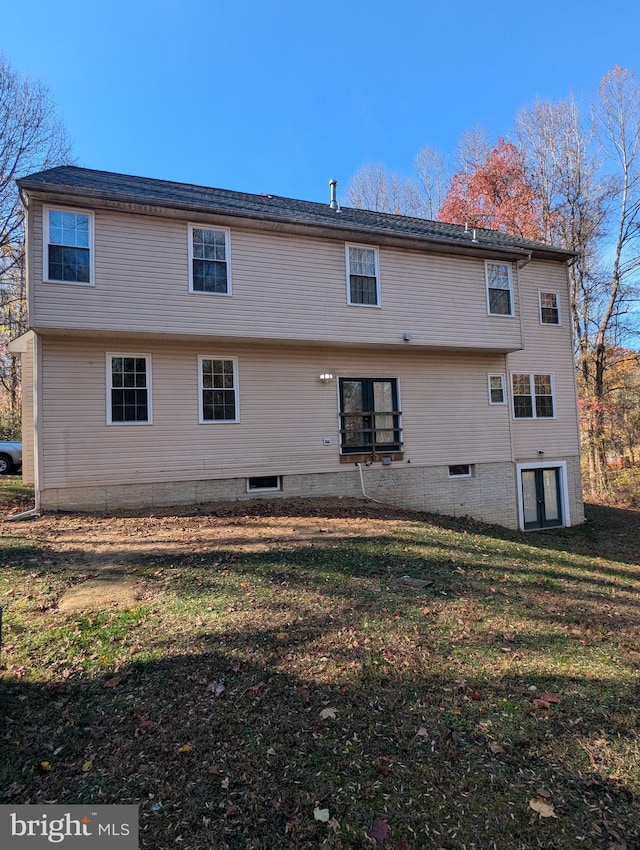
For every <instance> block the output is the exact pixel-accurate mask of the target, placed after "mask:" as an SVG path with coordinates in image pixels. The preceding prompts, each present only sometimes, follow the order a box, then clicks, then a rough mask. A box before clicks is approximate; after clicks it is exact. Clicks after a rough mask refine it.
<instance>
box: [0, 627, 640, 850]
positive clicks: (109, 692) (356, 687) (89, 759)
mask: <svg viewBox="0 0 640 850" xmlns="http://www.w3.org/2000/svg"><path fill="white" fill-rule="evenodd" d="M265 639H266V640H267V641H276V636H275V634H273V635H266V634H265V633H264V632H263V631H260V632H259V633H258V632H256V633H252V632H251V630H250V629H248V630H247V631H246V632H245V633H243V634H241V635H238V634H234V635H233V636H231V635H218V636H217V641H218V643H217V645H212V646H211V649H210V650H208V651H205V652H199V653H196V654H187V655H177V656H173V657H166V658H164V659H162V660H160V661H156V662H148V663H142V662H141V663H134V664H132V665H130V666H128V667H126V668H124V669H122V670H121V671H119V673H118V676H117V679H118V681H115V680H114V678H113V677H112V675H111V674H109V675H105V676H101V677H97V678H82V679H81V678H76V677H75V676H73V675H72V676H70V678H68V679H67V680H65V681H60V682H58V683H56V684H53V685H50V686H45V685H39V684H37V683H33V682H28V681H26V680H22V679H16V678H11V677H9V676H7V677H5V684H4V687H3V689H2V693H1V697H0V699H1V702H2V703H3V704H2V709H3V711H4V713H5V715H6V721H7V725H6V732H5V734H4V740H3V747H2V751H1V753H0V777H1V782H0V787H2V788H3V789H4V791H3V795H2V802H5V803H8V802H11V803H25V802H27V803H32V804H37V803H44V802H61V803H62V802H64V803H76V802H82V803H91V802H93V803H115V802H122V803H138V804H139V805H140V813H141V843H140V844H141V847H142V848H149V850H169V848H175V846H176V842H181V846H183V847H185V848H189V850H209V848H217V850H225V848H234V850H235V848H245V850H250V849H251V850H257V849H258V848H260V849H261V850H267V848H268V850H277V848H317V847H320V846H326V847H330V848H363V850H364V848H369V847H371V846H372V844H371V842H370V841H369V840H368V839H367V838H366V837H365V836H366V833H367V831H368V830H369V829H370V827H371V825H372V823H373V822H374V820H375V819H376V818H381V819H384V820H385V821H387V822H388V824H389V827H390V838H389V841H387V842H386V843H385V844H384V846H385V847H387V848H398V850H399V849H400V848H412V850H422V848H428V847H434V848H436V847H442V848H450V850H458V848H460V847H462V846H481V847H483V848H492V847H496V848H500V850H509V848H514V850H515V848H524V847H526V848H545V850H547V849H548V848H564V850H569V848H574V847H576V846H580V847H585V848H594V849H595V848H602V847H613V846H614V842H615V841H619V843H618V844H617V845H615V846H619V847H627V848H628V850H631V848H634V847H637V846H639V845H638V842H640V828H639V825H638V817H637V815H638V809H637V804H636V801H635V798H634V795H633V793H632V790H630V788H628V787H627V786H626V782H625V778H624V777H621V776H618V778H615V777H614V776H612V775H611V774H612V773H613V771H612V770H611V764H610V763H607V751H605V750H602V749H601V750H598V748H597V746H596V745H595V744H594V747H595V749H593V751H592V752H591V755H590V759H589V761H587V759H586V758H585V756H584V753H585V751H584V750H583V749H582V747H584V746H588V745H589V744H590V742H591V743H592V742H593V737H594V736H595V737H596V738H601V737H602V735H603V734H604V733H602V731H601V729H602V727H603V725H604V724H605V723H606V724H607V725H608V733H607V735H608V736H610V737H612V738H613V739H616V738H617V740H618V743H619V744H620V746H622V745H625V746H627V745H629V746H631V739H632V738H633V736H634V734H635V730H634V729H629V728H624V726H620V727H619V728H616V727H615V722H614V721H612V720H611V713H612V711H613V710H614V709H615V710H617V712H618V714H619V715H620V717H624V716H626V715H625V712H628V711H629V710H630V709H631V707H633V706H635V705H637V702H638V698H639V697H640V694H639V693H638V691H637V690H635V689H631V688H628V687H625V686H624V685H623V684H622V683H620V686H619V690H618V693H617V696H616V697H615V698H612V696H611V691H607V692H606V695H603V692H602V688H601V685H600V684H599V683H598V682H596V681H594V682H589V683H586V682H584V681H582V680H579V681H577V680H575V681H574V680H572V679H570V678H556V679H546V680H545V685H546V687H548V688H549V689H552V690H553V691H555V692H557V693H558V694H560V696H561V698H562V701H561V703H560V704H558V705H552V706H551V707H548V708H547V709H538V708H536V707H535V706H534V705H533V704H532V695H531V692H530V691H529V689H528V685H529V682H528V680H523V679H521V678H519V677H518V676H510V677H500V678H496V679H493V680H492V679H483V680H482V681H477V682H473V681H460V680H458V679H455V677H452V676H451V675H446V674H438V673H436V672H434V671H431V672H430V671H429V670H428V668H427V667H425V669H424V670H423V671H422V673H420V674H418V671H416V670H413V671H411V672H405V673H403V672H402V670H401V669H398V668H397V667H394V665H392V664H386V665H384V664H383V665H382V666H376V665H374V664H373V663H364V664H361V665H359V666H358V667H357V668H354V670H353V671H352V672H349V671H345V672H344V674H343V675H342V676H341V677H337V679H336V681H334V682H328V681H326V679H325V678H324V677H323V676H322V675H315V676H314V675H311V674H309V675H307V676H304V675H300V674H299V673H294V672H293V670H294V669H295V664H296V660H297V661H300V660H304V659H293V660H292V661H291V662H289V663H285V662H284V661H283V659H282V657H281V658H280V659H279V661H278V662H275V661H274V662H272V663H267V664H264V665H263V664H258V663H256V662H255V661H253V662H252V661H251V660H250V659H249V658H246V659H245V660H242V659H241V658H239V656H238V653H237V649H238V647H239V646H240V645H244V646H249V647H251V646H253V645H257V644H263V643H264V641H265ZM296 651H297V650H296V648H295V647H291V652H292V653H293V654H295V653H296ZM361 654H362V653H361ZM365 660H366V659H365ZM213 683H216V684H217V685H223V686H224V690H221V691H220V692H219V694H218V695H216V690H215V687H214V688H213V689H212V684H213ZM575 686H579V690H580V696H579V697H576V696H575V695H574V696H573V697H572V698H571V699H570V698H569V697H568V696H566V695H567V694H571V693H573V692H574V691H575ZM476 689H480V691H479V692H480V696H479V698H478V699H476V698H475V697H474V693H477V692H478V691H476ZM328 707H329V708H332V709H335V712H329V716H327V717H325V718H323V717H322V712H323V710H324V709H326V708H328ZM333 714H335V716H333ZM620 722H622V721H620ZM599 743H600V744H601V743H602V742H601V741H600V742H599ZM580 755H581V756H582V762H583V764H582V765H581V767H580V769H578V768H577V767H576V760H578V761H580ZM609 757H610V755H609ZM600 759H601V761H599V760H600ZM569 765H571V766H569ZM540 788H542V789H543V790H544V791H545V794H548V796H547V797H546V798H545V799H547V801H548V802H550V803H552V805H553V806H554V807H555V809H556V812H557V814H558V819H557V820H556V819H548V820H546V821H542V820H539V819H538V818H537V817H536V816H534V815H533V812H532V811H531V809H530V808H529V806H528V801H529V800H530V799H531V798H533V797H535V796H536V795H539V793H540V792H539V789H540ZM316 807H319V808H328V809H329V811H330V814H331V816H332V818H334V819H335V820H336V822H337V824H338V825H337V826H336V825H334V826H333V828H334V829H335V832H333V831H332V827H331V826H328V825H327V824H326V823H321V822H319V821H316V820H314V816H313V810H314V808H316ZM509 836H511V838H509ZM576 842H579V843H578V844H577V843H576ZM609 842H610V843H609ZM624 842H626V843H624Z"/></svg>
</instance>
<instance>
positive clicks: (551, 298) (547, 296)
mask: <svg viewBox="0 0 640 850" xmlns="http://www.w3.org/2000/svg"><path fill="white" fill-rule="evenodd" d="M538 298H539V300H540V323H541V324H543V325H559V324H560V303H559V300H558V293H557V292H538Z"/></svg>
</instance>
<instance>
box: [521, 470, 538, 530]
mask: <svg viewBox="0 0 640 850" xmlns="http://www.w3.org/2000/svg"><path fill="white" fill-rule="evenodd" d="M522 501H523V508H524V523H525V526H527V525H529V523H532V524H537V523H538V522H539V520H538V494H537V488H536V470H535V469H523V470H522Z"/></svg>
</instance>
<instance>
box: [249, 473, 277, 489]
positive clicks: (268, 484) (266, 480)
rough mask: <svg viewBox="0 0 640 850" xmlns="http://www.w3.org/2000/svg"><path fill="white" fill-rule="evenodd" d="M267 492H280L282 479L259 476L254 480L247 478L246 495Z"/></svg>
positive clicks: (273, 476) (274, 476) (275, 476)
mask: <svg viewBox="0 0 640 850" xmlns="http://www.w3.org/2000/svg"><path fill="white" fill-rule="evenodd" d="M268 490H271V491H273V492H279V491H281V490H282V477H281V476H280V475H259V476H257V477H256V478H247V493H256V492H265V491H268Z"/></svg>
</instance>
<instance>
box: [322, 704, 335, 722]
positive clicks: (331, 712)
mask: <svg viewBox="0 0 640 850" xmlns="http://www.w3.org/2000/svg"><path fill="white" fill-rule="evenodd" d="M336 712H337V709H335V708H333V707H330V708H323V709H322V711H321V712H320V717H321V718H322V719H323V720H327V718H329V717H330V718H331V719H332V720H335V719H336Z"/></svg>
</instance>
